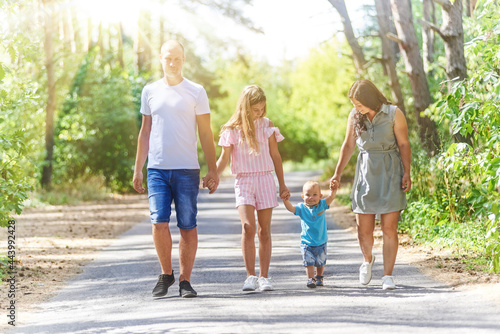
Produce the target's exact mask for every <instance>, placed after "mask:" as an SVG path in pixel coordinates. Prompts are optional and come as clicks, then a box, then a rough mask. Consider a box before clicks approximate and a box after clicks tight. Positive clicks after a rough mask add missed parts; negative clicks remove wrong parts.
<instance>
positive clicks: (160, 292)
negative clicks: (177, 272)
mask: <svg viewBox="0 0 500 334" xmlns="http://www.w3.org/2000/svg"><path fill="white" fill-rule="evenodd" d="M174 282H175V278H174V271H173V270H172V274H170V275H165V274H161V275H160V276H158V283H156V286H155V288H154V289H153V297H163V296H165V295H166V294H167V292H168V288H169V287H170V286H171V285H172V284H174Z"/></svg>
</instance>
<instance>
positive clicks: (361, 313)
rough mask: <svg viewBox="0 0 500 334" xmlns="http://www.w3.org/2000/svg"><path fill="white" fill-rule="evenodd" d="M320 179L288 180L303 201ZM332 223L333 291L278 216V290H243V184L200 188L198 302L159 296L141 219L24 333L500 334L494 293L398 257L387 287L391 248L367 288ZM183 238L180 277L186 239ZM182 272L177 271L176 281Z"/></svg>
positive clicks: (296, 231)
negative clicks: (385, 268) (311, 280)
mask: <svg viewBox="0 0 500 334" xmlns="http://www.w3.org/2000/svg"><path fill="white" fill-rule="evenodd" d="M314 176H315V174H314V173H311V172H309V173H307V172H296V173H290V174H287V175H286V181H287V185H288V186H289V188H290V190H291V191H292V199H291V200H292V203H296V202H299V201H300V200H301V198H300V191H301V186H302V184H303V182H304V181H305V180H307V179H309V178H313V177H314ZM334 220H335V217H331V216H329V217H328V229H329V232H328V235H329V241H328V262H327V265H326V270H325V286H324V287H318V288H316V289H309V288H307V287H306V281H307V278H306V274H305V270H304V268H303V267H302V264H301V255H300V248H299V240H300V239H299V235H300V222H299V220H298V219H297V217H295V216H294V215H293V214H291V213H289V212H288V211H286V210H285V208H284V206H283V204H282V203H280V206H279V207H278V208H276V209H275V211H274V215H273V222H272V238H273V255H272V259H271V268H270V276H271V278H272V281H273V284H274V287H275V291H270V292H243V291H241V287H242V285H243V281H244V280H245V269H244V264H243V259H242V255H241V247H240V238H241V227H240V222H239V218H238V214H237V211H236V209H235V208H234V194H233V180H232V179H229V180H225V181H224V182H222V183H221V185H220V187H219V190H218V191H217V192H216V193H215V194H213V195H209V194H208V193H207V192H206V191H205V190H203V191H202V192H201V193H200V197H199V213H198V231H199V249H198V253H197V257H196V262H195V266H194V270H193V275H192V278H191V282H192V285H193V287H194V288H195V289H196V290H197V291H198V297H197V298H191V299H185V298H181V297H179V292H178V282H176V283H175V284H174V285H173V286H172V287H171V288H170V290H169V292H168V295H167V296H165V297H162V298H153V297H151V291H152V289H153V287H154V285H155V283H156V280H157V276H158V274H159V273H160V266H159V264H158V261H157V258H156V252H155V250H154V246H153V242H152V237H151V226H150V223H149V221H143V222H140V223H138V224H137V225H136V226H135V227H133V228H132V229H130V230H129V231H128V232H126V233H125V234H124V235H122V236H121V237H120V238H119V239H117V240H116V241H115V242H114V243H113V244H112V245H111V246H109V247H107V248H105V249H104V250H103V251H101V252H100V253H99V254H98V255H97V256H96V258H95V260H94V261H93V262H92V263H90V264H89V265H87V266H86V267H85V268H84V272H83V273H82V274H80V275H78V276H77V277H76V278H74V279H73V280H71V281H70V282H69V283H68V285H67V286H66V287H65V288H64V289H62V290H61V291H60V292H59V293H58V294H57V295H56V296H55V297H54V298H52V299H50V300H49V301H48V302H45V303H43V304H42V305H41V308H40V311H37V312H32V313H26V314H19V315H18V319H17V323H18V326H16V329H15V330H14V331H11V332H13V333H51V334H55V333H120V334H122V333H304V332H306V331H307V332H310V333H313V332H319V331H322V332H323V333H361V332H366V333H500V309H499V307H498V306H497V305H495V303H494V302H493V301H490V300H487V299H485V297H482V296H479V295H476V294H474V293H473V292H470V291H469V292H464V291H459V290H454V289H452V288H450V287H447V286H445V285H443V284H442V283H439V282H436V281H434V280H433V279H431V278H429V277H427V276H425V275H423V274H422V273H420V272H419V270H418V269H416V268H414V267H411V266H409V265H408V264H405V263H401V262H400V261H397V263H396V267H395V270H394V274H395V277H396V284H397V285H398V289H396V290H394V291H384V290H382V285H381V284H382V283H381V276H382V261H381V259H382V256H381V253H380V252H381V250H380V249H375V252H374V254H375V255H376V256H377V261H376V262H375V264H374V268H373V279H372V282H371V283H370V284H369V285H368V286H362V285H360V284H359V282H358V268H359V265H360V262H361V260H362V257H361V254H360V251H359V247H358V243H357V240H356V236H355V235H353V234H352V233H350V232H346V231H344V230H342V229H341V228H339V227H338V226H337V225H335V222H334ZM171 230H172V234H173V238H174V250H173V261H174V271H175V273H176V275H178V273H179V270H178V268H179V267H178V248H177V247H176V246H177V241H178V239H179V233H178V230H177V227H175V225H174V224H171ZM177 279H178V276H176V280H177Z"/></svg>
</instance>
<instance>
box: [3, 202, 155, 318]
mask: <svg viewBox="0 0 500 334" xmlns="http://www.w3.org/2000/svg"><path fill="white" fill-rule="evenodd" d="M148 218H149V209H148V200H147V196H146V195H127V196H115V197H114V198H112V199H108V200H105V201H100V202H87V203H82V204H78V205H60V206H48V207H44V208H27V209H25V210H24V212H23V213H22V214H21V215H20V216H19V217H17V218H16V223H15V240H16V250H15V251H16V259H17V260H18V262H17V273H18V274H17V276H16V282H15V284H16V288H17V292H16V295H15V299H14V300H15V304H16V312H17V318H18V319H19V314H20V313H23V312H26V311H29V310H31V309H33V308H35V307H36V306H37V305H38V304H39V303H41V302H42V301H44V300H46V299H48V298H49V297H51V296H53V295H54V294H55V293H56V292H57V291H58V290H59V289H61V288H62V287H63V286H64V285H65V284H66V282H67V281H68V280H69V279H71V278H72V277H74V276H75V275H77V274H79V273H81V272H82V266H84V265H85V264H87V263H89V262H90V261H92V260H93V258H94V256H95V254H96V253H97V252H98V251H99V250H101V249H103V248H104V247H106V246H108V245H110V244H111V242H112V241H113V239H115V238H117V237H118V236H119V235H121V234H122V233H124V232H125V231H127V230H128V229H130V228H131V227H132V226H134V225H135V224H137V223H138V222H140V221H143V220H145V219H148ZM0 239H1V240H7V229H5V228H2V229H0ZM3 244H4V245H5V244H6V242H4V243H3ZM8 290H9V284H6V282H2V284H1V286H0V295H1V296H2V298H0V308H1V309H2V310H5V309H6V308H7V306H8V304H7V303H9V302H10V300H12V299H11V298H7V296H8ZM2 314H3V312H2ZM4 324H5V322H4V321H2V323H0V328H2V326H3V325H4Z"/></svg>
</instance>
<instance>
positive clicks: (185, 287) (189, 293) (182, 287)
mask: <svg viewBox="0 0 500 334" xmlns="http://www.w3.org/2000/svg"><path fill="white" fill-rule="evenodd" d="M179 295H180V296H181V297H183V298H192V297H196V296H198V294H197V293H196V291H194V289H193V288H192V287H191V284H190V283H189V282H188V281H182V282H180V283H179Z"/></svg>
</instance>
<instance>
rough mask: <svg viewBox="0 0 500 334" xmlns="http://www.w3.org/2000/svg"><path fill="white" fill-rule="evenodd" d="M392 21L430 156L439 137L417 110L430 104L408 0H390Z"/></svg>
mask: <svg viewBox="0 0 500 334" xmlns="http://www.w3.org/2000/svg"><path fill="white" fill-rule="evenodd" d="M391 8H392V13H393V15H394V24H395V26H396V31H397V32H398V37H399V40H400V42H399V48H400V50H401V54H402V55H403V57H404V60H405V66H406V71H407V74H408V77H409V80H410V86H411V90H412V93H413V99H414V107H415V117H416V120H417V123H418V125H419V137H420V140H421V142H422V144H423V145H424V147H425V148H426V149H427V152H428V153H429V154H431V155H433V154H435V153H437V151H438V148H439V146H440V145H439V137H438V134H437V129H436V124H435V123H434V122H433V121H432V120H431V119H429V118H428V117H422V116H421V115H420V113H421V112H422V111H424V110H425V109H426V108H427V107H428V106H429V104H430V103H431V94H430V92H429V85H428V83H427V77H426V76H425V72H424V65H423V63H422V58H421V56H420V49H419V45H418V41H417V35H416V33H415V27H414V26H413V14H412V10H411V2H410V0H391Z"/></svg>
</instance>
